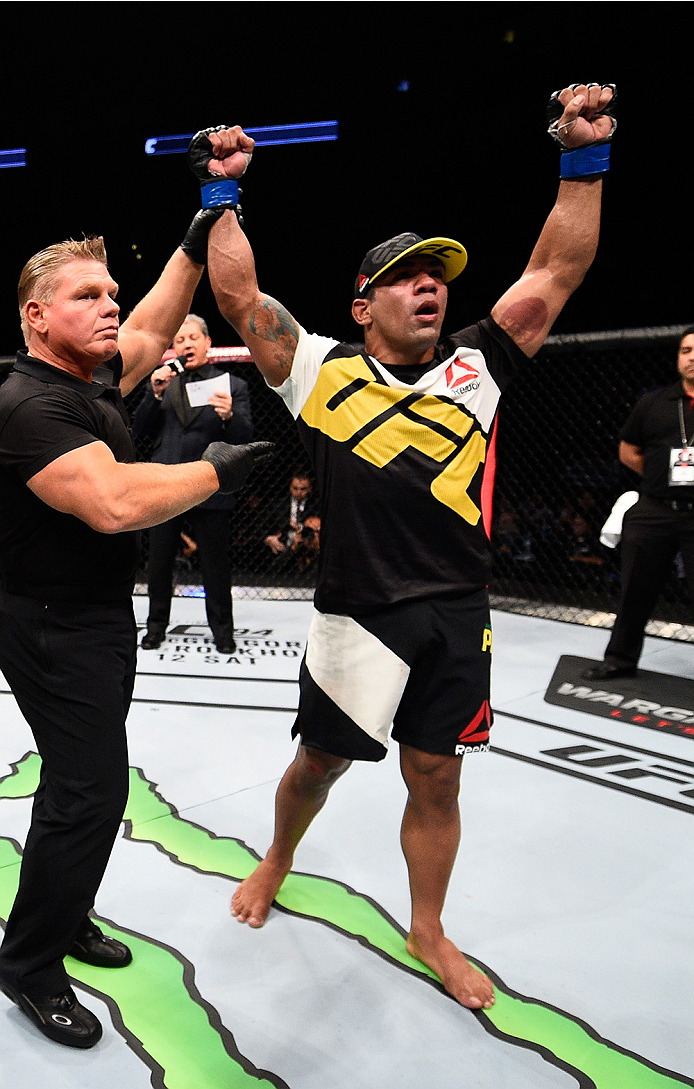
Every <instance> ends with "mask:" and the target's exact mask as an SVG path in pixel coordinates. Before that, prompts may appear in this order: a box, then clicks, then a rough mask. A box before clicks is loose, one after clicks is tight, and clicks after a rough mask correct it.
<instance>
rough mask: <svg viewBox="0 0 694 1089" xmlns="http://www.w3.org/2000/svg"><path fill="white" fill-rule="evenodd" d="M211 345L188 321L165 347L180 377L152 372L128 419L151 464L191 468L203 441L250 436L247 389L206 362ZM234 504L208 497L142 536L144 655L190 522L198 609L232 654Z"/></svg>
mask: <svg viewBox="0 0 694 1089" xmlns="http://www.w3.org/2000/svg"><path fill="white" fill-rule="evenodd" d="M211 345H212V341H211V340H210V335H209V332H208V328H207V324H206V323H205V321H204V320H203V319H202V318H200V317H197V315H195V314H188V316H187V317H186V319H185V321H184V322H183V325H182V326H181V328H180V329H179V330H178V332H177V333H176V336H175V337H174V340H173V348H174V351H175V352H176V354H177V356H178V359H179V360H180V363H181V364H182V365H183V367H184V371H183V373H177V371H176V370H175V369H173V368H172V367H170V366H169V365H168V363H165V364H164V365H163V366H161V367H159V368H157V370H155V371H154V372H153V373H152V376H151V379H150V387H149V388H148V389H147V392H146V394H145V396H144V397H143V399H142V401H141V403H140V405H139V406H138V408H137V410H136V412H135V416H134V420H133V428H134V431H135V435H136V436H137V438H144V437H149V438H152V439H154V440H155V445H154V450H153V453H152V458H151V460H152V461H153V462H160V463H163V464H166V465H176V464H180V463H181V462H188V461H197V460H198V458H199V457H200V455H201V453H202V451H203V450H204V449H205V447H206V446H207V445H208V444H209V443H211V442H215V441H219V440H221V441H223V442H228V443H245V442H248V441H249V440H250V438H251V437H252V434H253V422H252V419H251V402H250V396H249V393H248V385H247V383H246V382H244V381H243V379H242V378H235V377H233V376H231V375H227V373H226V372H225V371H223V370H222V369H221V368H220V367H216V366H214V365H213V364H212V363H208V361H207V355H208V352H209V349H210V347H211ZM227 378H228V379H229V387H228V390H227V387H226V382H227ZM209 379H220V382H219V386H220V388H219V390H215V391H214V392H212V394H211V395H210V396H209V397H208V398H207V401H208V403H207V404H206V405H201V406H198V407H194V406H193V404H191V400H193V401H195V400H196V398H195V396H194V393H193V396H192V398H191V396H190V394H189V390H192V387H193V386H194V384H195V383H196V382H199V381H205V380H209ZM235 502H236V499H235V496H233V495H219V494H215V495H214V496H212V497H210V499H207V500H205V502H204V503H201V504H200V505H199V506H197V507H194V508H193V509H192V510H190V511H188V512H187V514H186V517H185V519H183V518H182V517H181V516H177V517H176V518H172V519H171V520H170V521H168V522H164V523H163V524H162V525H159V526H154V527H152V529H151V530H150V534H149V616H148V618H147V632H146V634H145V635H144V636H143V639H142V646H143V647H144V648H145V650H155V649H156V648H157V647H159V646H161V643H162V640H163V638H164V634H165V632H166V627H167V625H168V623H169V614H170V611H171V590H172V576H173V566H174V560H175V557H176V551H177V548H178V545H179V544H180V533H181V528H182V525H183V523H184V521H188V522H189V523H190V525H191V528H192V535H193V537H194V538H195V541H196V542H197V545H198V551H199V556H200V565H201V568H202V579H203V585H204V587H205V609H206V612H207V620H208V623H209V625H210V628H211V629H212V635H213V638H214V641H215V645H216V647H217V650H218V651H219V652H220V654H232V653H233V652H234V650H235V649H236V644H235V642H234V621H233V614H232V600H231V561H230V556H229V539H230V528H229V512H230V511H231V509H232V508H233V507H234V505H235Z"/></svg>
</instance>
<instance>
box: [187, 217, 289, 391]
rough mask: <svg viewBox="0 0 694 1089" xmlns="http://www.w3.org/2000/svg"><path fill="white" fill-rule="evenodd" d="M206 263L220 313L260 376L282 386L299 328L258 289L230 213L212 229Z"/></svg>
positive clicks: (247, 249) (249, 256) (245, 243)
mask: <svg viewBox="0 0 694 1089" xmlns="http://www.w3.org/2000/svg"><path fill="white" fill-rule="evenodd" d="M207 260H208V268H209V274H210V284H211V285H212V290H213V291H214V295H215V298H216V300H217V306H218V307H219V310H220V313H221V314H222V315H223V316H224V317H225V318H226V320H227V321H228V322H229V324H230V325H233V327H234V329H235V330H236V332H237V333H238V334H239V336H240V337H241V339H242V341H243V342H244V344H245V345H246V346H247V348H248V349H249V350H250V353H251V355H252V356H253V360H254V362H255V364H256V366H257V367H258V369H259V370H260V372H261V374H262V375H263V377H264V378H266V379H267V381H268V382H269V383H270V385H271V386H281V385H282V383H283V382H284V381H285V379H286V378H288V377H289V375H290V373H291V369H292V362H293V360H294V353H295V352H296V346H297V344H298V341H299V326H298V325H297V324H296V322H295V321H294V318H293V317H292V316H291V314H290V313H289V312H288V311H287V310H285V308H284V307H283V306H282V304H281V303H278V302H277V301H276V299H272V298H270V296H269V295H263V294H262V292H260V291H259V290H258V282H257V280H256V277H255V262H254V260H253V253H252V251H251V247H250V245H249V243H248V239H247V238H246V235H245V234H244V233H243V231H242V229H241V227H240V226H239V223H238V220H237V218H236V216H235V215H234V213H233V212H225V213H224V215H223V216H222V218H221V219H220V220H219V221H218V222H217V223H215V225H214V227H213V228H212V230H211V231H210V241H209V246H208V258H207Z"/></svg>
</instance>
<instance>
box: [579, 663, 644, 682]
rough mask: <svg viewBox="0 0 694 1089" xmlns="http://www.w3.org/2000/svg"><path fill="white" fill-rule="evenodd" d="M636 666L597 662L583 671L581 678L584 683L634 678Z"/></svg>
mask: <svg viewBox="0 0 694 1089" xmlns="http://www.w3.org/2000/svg"><path fill="white" fill-rule="evenodd" d="M635 676H636V666H634V665H617V663H616V662H598V664H597V665H594V666H591V667H590V669H584V670H583V672H582V673H581V677H583V679H584V680H585V681H616V680H617V679H618V678H619V677H635Z"/></svg>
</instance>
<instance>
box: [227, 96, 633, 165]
mask: <svg viewBox="0 0 694 1089" xmlns="http://www.w3.org/2000/svg"><path fill="white" fill-rule="evenodd" d="M580 86H581V84H580V83H570V84H569V90H570V91H575V90H576V88H577V87H580ZM597 86H598V84H597V83H586V87H589V88H590V87H597ZM599 86H601V87H609V88H610V89H611V90H612V98H611V99H610V101H609V103H608V104H607V106H606V107H605V109H604V110H601V111H600V114H599V115H598V116H600V117H609V118H610V120H611V122H612V129H611V131H610V134H609V136H606V137H605V138H604V140H593V142H592V143H591V144H583V147H597V146H598V144H609V142H610V141H611V139H612V137H613V136H614V132H615V129H616V128H617V118H616V117H615V115H614V107H615V102H616V101H617V86H616V84H615V83H601V84H600V85H599ZM563 90H564V88H563V87H562V88H561V90H559V91H555V92H554V94H553V95H550V99H549V102H548V103H547V120H548V121H549V128H548V129H547V132H548V133H549V134H550V136H551V137H552V139H553V140H556V142H557V143H558V144H559V145H560V147H561V149H562V151H571V148H569V147H567V146H566V144H565V143H564V141H563V140H562V138H561V136H560V135H559V132H558V129H557V122H558V121H559V118H560V117H561V115H562V114H563V112H564V107H563V106H562V104H561V102H560V101H559V95H560V94H561V92H562V91H563ZM209 131H212V130H209ZM579 150H580V149H579Z"/></svg>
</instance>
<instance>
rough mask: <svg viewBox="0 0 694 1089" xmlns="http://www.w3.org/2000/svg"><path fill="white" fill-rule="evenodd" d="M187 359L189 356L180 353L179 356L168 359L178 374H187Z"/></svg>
mask: <svg viewBox="0 0 694 1089" xmlns="http://www.w3.org/2000/svg"><path fill="white" fill-rule="evenodd" d="M186 359H187V356H185V355H179V356H176V358H175V359H169V360H167V362H168V364H169V366H170V367H171V370H172V371H175V372H176V374H185V373H186Z"/></svg>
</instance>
